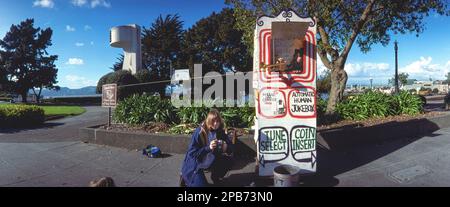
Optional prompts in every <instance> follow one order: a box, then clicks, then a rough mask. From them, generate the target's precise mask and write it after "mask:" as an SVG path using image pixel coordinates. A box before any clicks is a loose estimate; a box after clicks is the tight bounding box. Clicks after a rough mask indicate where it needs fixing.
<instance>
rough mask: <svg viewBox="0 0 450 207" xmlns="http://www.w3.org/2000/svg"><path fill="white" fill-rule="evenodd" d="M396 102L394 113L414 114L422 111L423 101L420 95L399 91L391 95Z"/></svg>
mask: <svg viewBox="0 0 450 207" xmlns="http://www.w3.org/2000/svg"><path fill="white" fill-rule="evenodd" d="M393 97H394V99H395V104H396V109H397V111H396V115H398V114H408V115H415V114H418V113H420V112H421V111H422V108H423V102H422V99H421V97H419V96H417V95H413V94H411V93H409V92H407V91H400V93H399V94H398V95H395V96H393Z"/></svg>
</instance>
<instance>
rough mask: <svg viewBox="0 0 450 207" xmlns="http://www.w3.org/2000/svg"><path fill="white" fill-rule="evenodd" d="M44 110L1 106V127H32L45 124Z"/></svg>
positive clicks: (19, 106)
mask: <svg viewBox="0 0 450 207" xmlns="http://www.w3.org/2000/svg"><path fill="white" fill-rule="evenodd" d="M44 121H45V115H44V110H43V109H42V108H40V107H38V106H31V105H15V104H14V105H2V106H0V128H1V127H14V128H20V127H30V126H36V125H40V124H42V123H44Z"/></svg>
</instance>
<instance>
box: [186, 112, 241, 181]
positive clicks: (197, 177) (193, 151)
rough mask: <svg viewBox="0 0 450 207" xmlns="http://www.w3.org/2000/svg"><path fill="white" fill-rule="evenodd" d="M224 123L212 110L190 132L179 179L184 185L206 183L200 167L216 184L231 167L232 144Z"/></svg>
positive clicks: (217, 113)
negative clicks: (192, 131)
mask: <svg viewBox="0 0 450 207" xmlns="http://www.w3.org/2000/svg"><path fill="white" fill-rule="evenodd" d="M224 125H225V124H224V121H223V119H222V117H221V116H220V113H219V111H217V110H216V109H212V110H211V111H210V112H209V113H208V115H207V116H206V119H205V121H203V123H201V124H200V126H199V127H198V128H197V129H196V130H195V131H194V133H193V134H192V139H191V143H190V144H189V149H188V151H187V153H186V157H185V159H184V162H183V166H182V169H181V175H182V177H181V179H182V181H184V184H185V185H186V186H187V187H205V186H208V182H207V181H206V177H205V174H204V170H209V171H210V172H211V180H212V181H213V182H214V184H218V183H220V182H221V179H222V178H223V177H224V176H225V174H226V173H227V172H228V170H229V169H230V168H231V165H232V160H231V155H232V152H233V143H232V140H231V139H230V137H228V135H227V134H226V133H225V130H224V128H225V126H224Z"/></svg>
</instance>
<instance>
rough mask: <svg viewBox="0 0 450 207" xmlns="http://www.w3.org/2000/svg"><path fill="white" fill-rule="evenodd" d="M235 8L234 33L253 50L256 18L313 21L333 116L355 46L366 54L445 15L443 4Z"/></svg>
mask: <svg viewBox="0 0 450 207" xmlns="http://www.w3.org/2000/svg"><path fill="white" fill-rule="evenodd" d="M226 3H228V4H231V5H233V6H234V8H235V11H236V12H235V18H236V19H237V20H236V21H237V22H238V26H237V28H238V29H240V30H242V31H243V32H244V33H245V35H244V37H245V40H246V43H247V46H249V47H252V46H253V38H252V37H253V31H254V27H255V24H256V21H255V19H256V17H257V16H259V15H262V14H266V15H276V14H278V13H279V12H280V11H282V9H284V8H291V9H293V10H294V11H296V12H297V13H299V14H300V15H302V16H313V17H314V20H315V23H316V25H317V31H318V35H317V44H318V45H317V46H318V55H319V57H320V59H321V60H322V62H323V64H324V65H325V67H327V68H328V69H330V70H331V90H330V97H329V99H328V104H327V110H326V113H327V114H332V113H334V111H335V108H336V105H337V103H338V102H339V101H341V100H342V98H343V94H344V89H345V86H346V83H347V79H348V76H347V73H346V71H345V69H344V66H345V63H346V61H347V57H348V55H349V53H350V50H351V49H352V47H353V44H355V43H356V44H357V45H358V46H359V48H360V49H361V51H362V52H364V53H367V52H369V51H370V48H371V46H372V45H373V44H377V43H381V44H382V45H383V46H387V45H388V44H389V42H390V39H391V38H390V34H392V33H394V34H396V33H398V32H400V33H402V34H404V33H406V32H416V34H417V35H418V34H419V33H421V32H422V31H423V30H424V23H423V18H424V17H425V16H428V15H429V14H430V12H432V11H435V12H437V13H438V14H440V15H443V14H446V15H448V14H449V13H450V12H449V11H448V10H447V3H446V1H445V0H398V1H388V2H386V1H376V0H364V1H362V0H349V1H340V0H328V1H306V0H280V1H275V0H269V1H263V0H251V1H250V0H226Z"/></svg>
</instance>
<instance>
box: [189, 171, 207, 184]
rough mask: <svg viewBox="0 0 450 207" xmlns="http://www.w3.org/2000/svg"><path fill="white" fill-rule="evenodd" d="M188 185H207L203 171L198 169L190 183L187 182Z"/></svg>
mask: <svg viewBox="0 0 450 207" xmlns="http://www.w3.org/2000/svg"><path fill="white" fill-rule="evenodd" d="M187 186H188V187H207V186H208V181H206V177H205V173H203V171H202V170H198V171H197V172H195V174H194V178H193V179H192V183H189V184H187Z"/></svg>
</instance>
